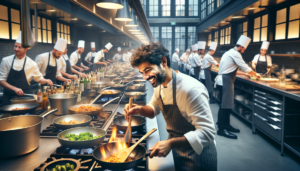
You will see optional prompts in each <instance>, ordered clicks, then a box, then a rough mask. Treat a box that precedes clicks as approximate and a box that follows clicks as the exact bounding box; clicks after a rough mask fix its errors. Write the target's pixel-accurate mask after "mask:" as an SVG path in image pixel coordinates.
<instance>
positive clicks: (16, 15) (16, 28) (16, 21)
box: [10, 8, 20, 40]
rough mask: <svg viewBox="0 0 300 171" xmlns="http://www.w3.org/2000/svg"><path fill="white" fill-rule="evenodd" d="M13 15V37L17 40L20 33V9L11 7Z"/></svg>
mask: <svg viewBox="0 0 300 171" xmlns="http://www.w3.org/2000/svg"><path fill="white" fill-rule="evenodd" d="M10 16H11V39H13V40H17V38H18V36H19V34H20V11H19V10H15V9H12V8H11V9H10Z"/></svg>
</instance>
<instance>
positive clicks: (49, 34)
mask: <svg viewBox="0 0 300 171" xmlns="http://www.w3.org/2000/svg"><path fill="white" fill-rule="evenodd" d="M48 43H52V34H51V31H48Z"/></svg>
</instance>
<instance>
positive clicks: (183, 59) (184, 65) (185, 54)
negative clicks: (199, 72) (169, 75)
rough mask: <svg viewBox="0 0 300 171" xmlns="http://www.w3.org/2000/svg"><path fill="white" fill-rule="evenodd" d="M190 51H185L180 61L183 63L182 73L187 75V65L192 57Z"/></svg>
mask: <svg viewBox="0 0 300 171" xmlns="http://www.w3.org/2000/svg"><path fill="white" fill-rule="evenodd" d="M190 51H191V50H190V49H187V50H186V51H185V53H183V54H182V55H181V57H180V61H181V62H182V64H181V68H182V73H185V74H186V65H187V60H188V58H189V55H190Z"/></svg>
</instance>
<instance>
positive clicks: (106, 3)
mask: <svg viewBox="0 0 300 171" xmlns="http://www.w3.org/2000/svg"><path fill="white" fill-rule="evenodd" d="M96 5H97V6H98V7H100V8H106V9H122V8H123V7H124V6H123V5H122V2H121V0H98V2H97V3H96Z"/></svg>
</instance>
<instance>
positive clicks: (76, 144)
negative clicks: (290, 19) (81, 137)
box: [57, 127, 106, 149]
mask: <svg viewBox="0 0 300 171" xmlns="http://www.w3.org/2000/svg"><path fill="white" fill-rule="evenodd" d="M82 132H90V133H92V134H93V135H94V136H99V135H102V137H100V138H96V139H92V140H85V141H69V140H68V139H65V138H64V137H65V135H66V134H76V135H78V134H79V133H82ZM105 136H106V131H105V130H103V129H101V128H96V127H76V128H71V129H67V130H64V131H62V132H60V133H59V134H58V135H57V137H58V141H59V143H60V144H61V146H64V147H69V148H74V149H78V148H89V147H94V146H97V145H99V144H100V143H102V142H103V141H104V138H105Z"/></svg>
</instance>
